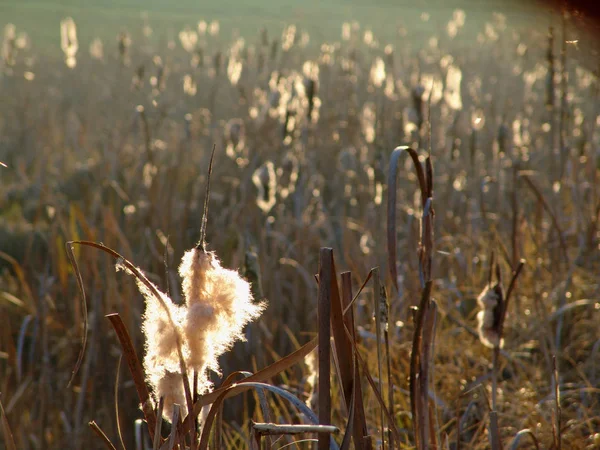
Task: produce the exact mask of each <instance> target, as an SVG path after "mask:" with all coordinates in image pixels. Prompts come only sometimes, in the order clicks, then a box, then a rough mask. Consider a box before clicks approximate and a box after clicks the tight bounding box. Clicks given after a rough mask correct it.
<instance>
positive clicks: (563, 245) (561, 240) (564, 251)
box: [521, 175, 570, 269]
mask: <svg viewBox="0 0 600 450" xmlns="http://www.w3.org/2000/svg"><path fill="white" fill-rule="evenodd" d="M521 178H523V180H525V183H527V187H529V189H531V191H532V192H533V193H534V194H535V196H536V197H537V199H538V200H539V202H540V203H541V204H542V206H543V207H544V209H545V210H546V212H547V213H548V215H549V216H550V220H551V221H552V225H553V226H554V228H555V229H556V233H557V234H558V241H559V243H560V249H561V250H562V254H563V258H564V260H565V265H566V267H567V269H568V268H569V267H570V262H569V253H568V251H567V243H566V242H565V236H564V234H563V231H562V229H561V227H560V225H559V223H558V219H557V218H556V214H554V212H553V211H552V209H551V208H550V206H549V205H548V202H546V199H545V198H544V196H543V195H542V193H541V192H540V190H539V189H538V187H537V186H536V185H535V183H534V182H533V181H532V180H531V178H529V177H528V176H527V175H521Z"/></svg>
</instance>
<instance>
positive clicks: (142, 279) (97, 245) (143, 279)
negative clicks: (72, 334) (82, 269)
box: [67, 241, 194, 437]
mask: <svg viewBox="0 0 600 450" xmlns="http://www.w3.org/2000/svg"><path fill="white" fill-rule="evenodd" d="M73 244H78V245H83V246H88V247H94V248H97V249H99V250H102V251H104V252H106V253H108V254H109V255H111V256H112V257H113V258H115V259H116V260H117V261H119V262H120V263H121V264H123V266H125V267H126V268H127V270H129V271H130V272H131V273H132V274H133V275H134V277H135V278H136V279H137V280H138V281H139V282H140V283H142V284H143V285H144V286H146V288H147V289H148V290H149V291H150V292H151V293H152V294H153V295H154V297H155V298H156V299H157V300H158V302H159V303H160V305H161V306H162V308H163V309H164V310H165V312H166V314H167V317H168V319H169V323H170V325H171V326H172V327H173V329H174V330H175V337H176V340H177V353H178V356H179V365H180V370H181V374H182V378H183V386H184V390H185V397H186V402H187V407H188V411H192V409H193V406H194V403H193V401H192V393H191V389H190V382H189V379H188V376H187V369H186V364H185V360H184V358H183V351H182V344H181V343H182V339H181V335H180V333H179V331H178V329H177V327H176V326H175V322H174V321H173V317H171V312H170V311H169V308H168V307H167V305H166V304H165V302H164V300H163V298H162V296H161V295H160V293H159V292H158V290H157V289H156V287H155V286H154V285H153V284H152V283H151V282H150V280H148V278H147V277H146V276H145V275H144V274H143V273H141V272H140V271H139V270H138V268H137V267H135V266H134V265H133V264H132V263H131V262H130V261H128V260H127V259H125V258H124V257H123V256H121V255H120V254H119V253H117V252H116V251H114V250H113V249H111V248H109V247H107V246H105V245H104V244H101V243H96V242H91V241H69V242H67V246H68V247H67V248H71V247H72V245H73ZM109 316H111V315H109ZM111 322H112V321H111ZM113 326H114V324H113ZM126 356H127V354H126ZM138 363H139V361H138ZM130 368H131V366H130ZM140 401H142V404H143V400H142V398H140ZM151 416H152V420H153V419H154V414H151ZM153 435H154V429H152V430H151V432H150V437H152V436H153Z"/></svg>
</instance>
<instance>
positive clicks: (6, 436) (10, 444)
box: [0, 400, 17, 450]
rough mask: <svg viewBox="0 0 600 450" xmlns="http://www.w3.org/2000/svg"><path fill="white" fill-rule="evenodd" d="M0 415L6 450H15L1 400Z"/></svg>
mask: <svg viewBox="0 0 600 450" xmlns="http://www.w3.org/2000/svg"><path fill="white" fill-rule="evenodd" d="M0 414H1V415H2V433H3V434H4V444H5V445H6V450H17V446H16V445H15V440H14V438H13V434H12V431H11V429H10V425H9V423H8V419H7V418H6V413H5V412H4V406H2V400H0Z"/></svg>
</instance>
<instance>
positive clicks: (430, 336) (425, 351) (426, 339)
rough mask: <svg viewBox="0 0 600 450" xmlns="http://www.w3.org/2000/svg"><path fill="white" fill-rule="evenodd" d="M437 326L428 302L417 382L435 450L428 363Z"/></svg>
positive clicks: (432, 305)
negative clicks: (419, 385) (419, 386)
mask: <svg viewBox="0 0 600 450" xmlns="http://www.w3.org/2000/svg"><path fill="white" fill-rule="evenodd" d="M436 324H437V303H436V302H435V301H434V300H431V301H430V304H429V306H428V307H427V313H426V315H425V317H424V318H423V341H422V354H421V361H420V363H421V369H420V374H419V375H420V376H419V382H420V384H421V388H420V392H421V393H422V394H423V401H422V407H423V408H424V409H425V411H424V415H425V419H426V420H427V422H426V423H425V424H424V425H425V426H424V428H425V430H429V438H430V440H431V442H432V443H431V445H432V446H433V448H437V442H436V440H437V439H436V433H435V427H434V424H433V420H431V415H432V414H431V409H430V408H429V373H430V368H429V363H430V361H432V359H433V354H432V353H433V348H434V341H435V329H436Z"/></svg>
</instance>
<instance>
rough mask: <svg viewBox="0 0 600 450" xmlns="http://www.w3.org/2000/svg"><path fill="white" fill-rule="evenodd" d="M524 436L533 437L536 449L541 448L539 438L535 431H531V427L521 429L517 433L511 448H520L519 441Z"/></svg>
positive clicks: (513, 449)
mask: <svg viewBox="0 0 600 450" xmlns="http://www.w3.org/2000/svg"><path fill="white" fill-rule="evenodd" d="M523 436H529V437H531V440H532V441H533V445H534V446H535V449H536V450H540V443H539V442H538V440H537V438H536V437H535V434H533V431H531V430H530V429H529V428H525V429H524V430H521V431H519V432H518V433H517V434H516V436H515V438H514V439H513V441H512V443H511V444H510V450H517V448H519V443H520V442H521V438H522V437H523Z"/></svg>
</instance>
